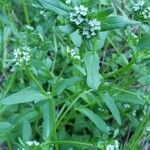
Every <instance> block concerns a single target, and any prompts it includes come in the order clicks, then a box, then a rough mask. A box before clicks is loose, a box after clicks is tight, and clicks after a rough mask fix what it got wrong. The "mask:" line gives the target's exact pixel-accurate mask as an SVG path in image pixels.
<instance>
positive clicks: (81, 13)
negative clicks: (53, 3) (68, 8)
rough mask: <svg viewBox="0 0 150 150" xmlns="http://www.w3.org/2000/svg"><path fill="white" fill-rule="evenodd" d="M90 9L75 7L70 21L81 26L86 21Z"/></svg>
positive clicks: (81, 6)
mask: <svg viewBox="0 0 150 150" xmlns="http://www.w3.org/2000/svg"><path fill="white" fill-rule="evenodd" d="M87 12H88V8H87V7H85V6H83V5H80V6H75V7H74V9H73V12H71V13H70V21H71V22H74V23H75V24H76V25H79V24H81V23H82V22H83V21H84V17H85V16H86V15H87Z"/></svg>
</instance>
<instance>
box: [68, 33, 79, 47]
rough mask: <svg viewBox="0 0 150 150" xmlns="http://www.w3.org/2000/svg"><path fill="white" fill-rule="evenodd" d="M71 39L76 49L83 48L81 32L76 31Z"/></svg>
mask: <svg viewBox="0 0 150 150" xmlns="http://www.w3.org/2000/svg"><path fill="white" fill-rule="evenodd" d="M70 38H71V40H72V42H73V44H74V45H75V46H76V47H80V46H81V41H82V40H81V35H79V31H78V30H76V31H75V32H73V33H71V34H70Z"/></svg>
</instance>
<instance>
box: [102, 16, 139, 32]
mask: <svg viewBox="0 0 150 150" xmlns="http://www.w3.org/2000/svg"><path fill="white" fill-rule="evenodd" d="M135 24H137V22H136V21H132V20H130V19H128V18H125V17H122V16H111V17H106V18H104V19H103V20H102V21H101V30H102V31H107V30H113V29H119V28H123V27H127V26H129V25H135Z"/></svg>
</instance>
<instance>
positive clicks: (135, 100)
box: [113, 93, 145, 105]
mask: <svg viewBox="0 0 150 150" xmlns="http://www.w3.org/2000/svg"><path fill="white" fill-rule="evenodd" d="M113 99H115V101H118V102H121V103H131V104H138V105H144V103H145V101H144V100H143V99H142V98H141V97H140V96H138V94H137V95H133V94H128V93H116V94H114V95H113Z"/></svg>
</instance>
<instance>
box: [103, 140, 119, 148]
mask: <svg viewBox="0 0 150 150" xmlns="http://www.w3.org/2000/svg"><path fill="white" fill-rule="evenodd" d="M106 150H119V142H118V141H117V140H115V141H114V144H109V145H107V146H106Z"/></svg>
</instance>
